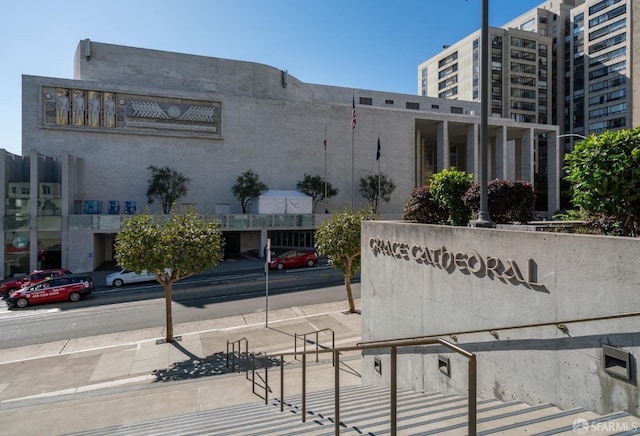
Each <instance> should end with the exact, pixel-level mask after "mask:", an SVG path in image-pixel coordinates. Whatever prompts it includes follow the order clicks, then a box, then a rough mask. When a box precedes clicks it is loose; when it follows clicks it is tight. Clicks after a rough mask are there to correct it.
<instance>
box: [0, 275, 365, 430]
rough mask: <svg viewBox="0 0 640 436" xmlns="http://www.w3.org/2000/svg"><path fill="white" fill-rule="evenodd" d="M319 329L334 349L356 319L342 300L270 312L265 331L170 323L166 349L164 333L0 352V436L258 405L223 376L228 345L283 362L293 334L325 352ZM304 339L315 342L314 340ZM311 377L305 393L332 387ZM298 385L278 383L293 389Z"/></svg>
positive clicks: (241, 321) (244, 386) (349, 338)
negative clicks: (282, 355) (243, 342)
mask: <svg viewBox="0 0 640 436" xmlns="http://www.w3.org/2000/svg"><path fill="white" fill-rule="evenodd" d="M354 286H360V285H359V284H355V285H354ZM356 304H357V305H358V307H359V304H360V301H359V300H356ZM325 329H331V330H332V331H333V332H334V333H335V345H336V346H342V345H352V344H355V343H356V342H358V341H359V340H360V337H361V336H360V332H361V324H360V315H359V314H352V313H349V312H348V310H347V303H346V301H339V302H334V303H327V304H318V305H310V306H301V307H290V308H288V309H280V310H274V311H270V312H269V323H268V327H267V326H265V316H264V313H261V312H257V313H251V314H246V315H238V316H231V317H226V318H219V319H212V320H207V321H200V322H193V323H185V324H177V325H174V336H175V337H176V339H179V340H176V341H174V342H173V343H165V342H164V340H163V339H164V328H150V329H144V330H137V331H130V332H122V333H114V334H109V335H102V336H94V337H87V338H78V339H71V340H64V341H57V342H52V343H47V344H39V345H33V346H27V347H20V348H13V349H7V350H2V352H1V353H0V423H1V424H0V433H1V434H2V435H4V436H10V435H25V434H29V435H35V436H37V435H47V436H49V435H59V434H65V433H70V432H82V431H87V430H90V429H97V428H102V427H107V426H110V425H117V424H123V423H132V422H139V421H143V420H149V419H156V418H159V417H166V416H176V415H183V414H186V413H191V412H199V411H205V410H211V409H216V408H219V407H223V406H224V407H226V406H231V405H236V404H245V403H249V402H256V403H257V404H258V403H260V402H262V403H264V400H263V397H262V396H261V395H262V394H260V393H258V392H257V393H255V394H254V393H252V386H251V382H250V381H249V380H246V379H245V376H244V375H237V374H232V373H231V372H230V371H231V370H230V369H228V368H227V354H226V351H227V341H230V342H233V341H238V340H240V339H241V338H246V340H247V343H248V348H249V352H256V353H257V352H261V353H269V354H271V353H282V352H288V351H293V349H294V342H295V335H296V334H298V335H301V334H305V333H311V332H316V331H318V332H319V333H318V343H319V344H320V346H325V347H330V346H331V341H332V335H331V333H330V330H325ZM308 339H309V340H312V341H315V334H313V335H312V336H310V337H308ZM312 346H315V345H310V344H309V343H307V349H310V348H309V347H312ZM297 347H298V350H300V349H301V348H302V347H303V344H302V341H301V340H300V339H298V344H297ZM242 351H244V345H243V350H242ZM325 356H326V357H325V359H329V357H328V356H329V355H328V354H326V355H325ZM321 359H322V357H321ZM351 366H354V367H356V368H357V369H356V370H354V371H352V372H351V376H349V375H348V374H347V376H346V377H344V378H341V385H344V384H355V383H360V380H359V377H358V370H359V361H357V360H356V361H354V363H353V364H351ZM329 368H330V366H329ZM309 370H310V371H314V373H313V375H309V376H308V380H309V382H308V383H309V385H308V386H307V390H308V392H312V391H314V390H323V389H329V388H331V387H332V386H333V370H332V369H326V365H317V366H316V367H315V369H314V367H313V365H311V366H310V367H309ZM274 378H275V377H274ZM291 378H293V377H291ZM298 379H299V378H298V377H296V380H295V381H293V380H290V379H287V380H286V382H285V383H287V384H288V385H292V389H293V390H296V389H299V386H298V387H294V385H299V380H298ZM269 384H270V385H272V384H273V382H272V381H271V379H270V382H269ZM261 386H262V388H264V385H261ZM295 393H296V394H299V391H296V392H295ZM291 394H292V395H293V394H294V392H292V393H291ZM272 395H273V394H272Z"/></svg>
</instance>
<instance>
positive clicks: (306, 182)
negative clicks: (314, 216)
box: [296, 174, 338, 213]
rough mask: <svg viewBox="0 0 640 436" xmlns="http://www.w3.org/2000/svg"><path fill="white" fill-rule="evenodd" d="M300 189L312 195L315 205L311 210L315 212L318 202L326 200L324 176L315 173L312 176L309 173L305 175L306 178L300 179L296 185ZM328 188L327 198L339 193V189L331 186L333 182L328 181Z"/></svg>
mask: <svg viewBox="0 0 640 436" xmlns="http://www.w3.org/2000/svg"><path fill="white" fill-rule="evenodd" d="M296 188H297V189H298V191H300V192H302V193H303V194H305V195H308V196H309V197H311V201H312V202H313V207H312V209H311V211H312V212H313V213H315V211H316V206H317V204H318V203H319V202H320V201H321V200H324V198H325V197H324V191H325V181H324V179H323V178H322V177H320V176H318V175H315V176H311V175H309V174H305V175H304V179H302V180H300V181H299V182H298V184H297V185H296ZM326 189H327V198H331V197H335V196H336V195H338V189H336V188H334V187H333V186H331V183H329V182H327V183H326Z"/></svg>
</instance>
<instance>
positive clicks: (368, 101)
mask: <svg viewBox="0 0 640 436" xmlns="http://www.w3.org/2000/svg"><path fill="white" fill-rule="evenodd" d="M360 104H363V105H367V106H371V105H372V104H373V100H372V99H371V98H369V97H360Z"/></svg>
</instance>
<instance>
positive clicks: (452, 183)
mask: <svg viewBox="0 0 640 436" xmlns="http://www.w3.org/2000/svg"><path fill="white" fill-rule="evenodd" d="M472 181H473V176H472V175H471V174H467V173H466V172H464V171H458V170H456V169H451V170H448V169H446V168H445V169H443V170H442V171H440V172H439V173H436V174H434V175H433V176H432V177H431V180H430V182H429V190H430V191H431V196H432V197H433V200H434V201H435V202H436V204H438V206H440V207H441V208H442V209H444V210H447V211H448V212H449V218H448V220H447V221H448V223H449V224H451V225H454V226H466V225H467V224H469V220H470V219H471V208H470V207H469V206H467V205H466V204H465V203H464V201H463V199H462V197H463V196H464V194H465V193H466V192H467V189H469V188H470V187H471V183H472Z"/></svg>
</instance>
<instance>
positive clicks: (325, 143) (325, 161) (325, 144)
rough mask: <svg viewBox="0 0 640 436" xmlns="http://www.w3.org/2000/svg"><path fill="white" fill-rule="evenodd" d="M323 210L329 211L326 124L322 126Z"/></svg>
mask: <svg viewBox="0 0 640 436" xmlns="http://www.w3.org/2000/svg"><path fill="white" fill-rule="evenodd" d="M324 212H325V213H327V212H329V208H328V206H327V126H324Z"/></svg>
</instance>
